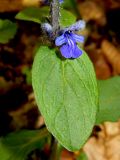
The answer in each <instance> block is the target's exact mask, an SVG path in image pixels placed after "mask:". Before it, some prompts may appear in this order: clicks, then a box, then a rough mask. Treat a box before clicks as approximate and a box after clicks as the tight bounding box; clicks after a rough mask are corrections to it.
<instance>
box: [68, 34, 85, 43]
mask: <svg viewBox="0 0 120 160" xmlns="http://www.w3.org/2000/svg"><path fill="white" fill-rule="evenodd" d="M71 37H72V38H73V39H74V41H75V42H81V43H83V42H84V37H83V36H81V35H77V34H74V33H71Z"/></svg>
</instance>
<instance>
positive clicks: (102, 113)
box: [96, 76, 120, 124]
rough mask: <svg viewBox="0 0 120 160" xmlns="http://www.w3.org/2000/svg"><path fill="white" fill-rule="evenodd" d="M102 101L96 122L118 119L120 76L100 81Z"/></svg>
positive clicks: (119, 112) (119, 114)
mask: <svg viewBox="0 0 120 160" xmlns="http://www.w3.org/2000/svg"><path fill="white" fill-rule="evenodd" d="M98 86H99V92H100V102H99V111H98V113H97V120H96V124H99V123H103V122H105V121H112V122H114V121H117V120H118V119H119V118H120V90H119V86H120V77H119V76H116V77H113V78H110V79H108V80H99V81H98Z"/></svg>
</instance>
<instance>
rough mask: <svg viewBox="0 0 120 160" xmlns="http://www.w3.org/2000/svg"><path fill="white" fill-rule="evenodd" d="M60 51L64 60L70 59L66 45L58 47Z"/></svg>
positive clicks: (68, 48) (70, 55) (70, 53)
mask: <svg viewBox="0 0 120 160" xmlns="http://www.w3.org/2000/svg"><path fill="white" fill-rule="evenodd" d="M60 51H61V54H62V56H63V57H65V58H71V57H72V52H73V50H71V47H70V46H69V45H68V44H65V45H63V46H61V47H60Z"/></svg>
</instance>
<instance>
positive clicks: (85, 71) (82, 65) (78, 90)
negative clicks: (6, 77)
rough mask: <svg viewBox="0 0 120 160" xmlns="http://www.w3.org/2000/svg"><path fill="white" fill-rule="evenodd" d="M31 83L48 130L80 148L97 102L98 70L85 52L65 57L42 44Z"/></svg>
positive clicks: (58, 137) (69, 148)
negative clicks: (95, 71)
mask: <svg viewBox="0 0 120 160" xmlns="http://www.w3.org/2000/svg"><path fill="white" fill-rule="evenodd" d="M32 83H33V89H34V92H35V97H36V101H37V104H38V106H39V109H40V111H41V112H42V114H43V116H44V119H45V122H46V125H47V127H48V129H49V131H50V132H51V133H52V134H53V135H54V136H55V137H56V138H57V139H58V140H59V141H60V143H61V144H62V145H63V146H64V147H65V148H67V149H68V150H71V151H74V150H78V149H80V148H81V147H82V146H83V144H84V143H85V142H86V140H87V139H88V137H89V135H90V133H91V131H92V128H93V126H94V123H95V119H96V111H97V102H98V92H97V83H96V78H95V73H94V69H93V66H92V63H91V62H90V60H89V58H88V56H87V55H86V53H83V55H82V56H81V57H80V58H78V59H74V60H71V59H64V60H62V59H60V58H59V55H56V52H55V50H54V49H49V48H48V47H40V49H39V50H38V51H37V55H36V57H35V60H34V64H33V70H32Z"/></svg>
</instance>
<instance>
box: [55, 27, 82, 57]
mask: <svg viewBox="0 0 120 160" xmlns="http://www.w3.org/2000/svg"><path fill="white" fill-rule="evenodd" d="M83 41H84V37H83V36H80V35H77V34H75V33H73V32H72V31H70V30H67V31H64V32H63V34H62V35H61V36H59V37H57V38H56V39H55V45H56V46H60V51H61V54H62V56H63V57H65V58H78V57H79V56H81V55H82V50H81V49H80V48H78V46H77V44H76V43H77V42H83Z"/></svg>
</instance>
